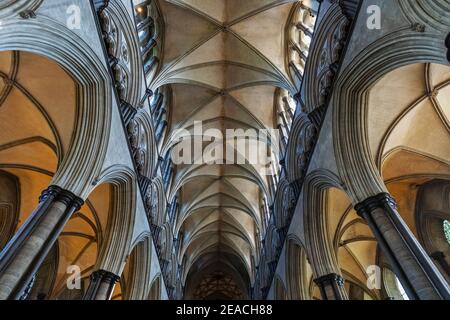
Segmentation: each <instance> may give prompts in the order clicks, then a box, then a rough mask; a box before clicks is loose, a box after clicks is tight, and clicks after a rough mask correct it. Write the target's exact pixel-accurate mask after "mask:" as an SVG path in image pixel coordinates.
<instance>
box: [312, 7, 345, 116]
mask: <svg viewBox="0 0 450 320" xmlns="http://www.w3.org/2000/svg"><path fill="white" fill-rule="evenodd" d="M347 16H348V15H347ZM347 16H346V14H345V13H344V11H343V8H342V7H341V6H340V5H339V3H338V2H335V3H334V4H333V5H332V6H331V7H330V8H329V9H328V11H327V12H326V13H325V15H324V17H323V18H322V19H321V21H320V24H319V26H318V27H317V30H316V32H315V37H314V39H313V41H312V43H311V50H310V51H311V55H310V56H309V58H308V64H307V66H306V69H305V81H304V84H305V88H304V95H305V97H308V99H307V100H305V109H304V112H307V113H310V112H312V111H313V110H314V109H316V108H321V107H323V106H324V105H325V104H326V103H327V101H328V99H329V97H330V94H331V91H332V87H333V83H334V79H335V77H336V73H337V71H338V66H339V62H340V60H341V58H342V50H343V48H344V46H345V43H346V42H347V37H348V30H349V26H350V24H351V20H349V18H348V17H347Z"/></svg>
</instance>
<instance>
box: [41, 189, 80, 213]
mask: <svg viewBox="0 0 450 320" xmlns="http://www.w3.org/2000/svg"><path fill="white" fill-rule="evenodd" d="M48 199H50V200H54V201H59V202H63V203H64V204H65V205H67V206H68V207H69V206H70V207H74V208H75V211H77V210H80V208H81V206H82V205H83V204H84V200H83V199H81V198H80V197H78V196H76V195H75V194H73V193H72V192H70V191H68V190H64V189H63V188H61V187H59V186H55V185H51V186H49V187H48V188H47V189H45V190H44V191H42V193H41V195H40V197H39V203H42V202H44V201H46V200H48Z"/></svg>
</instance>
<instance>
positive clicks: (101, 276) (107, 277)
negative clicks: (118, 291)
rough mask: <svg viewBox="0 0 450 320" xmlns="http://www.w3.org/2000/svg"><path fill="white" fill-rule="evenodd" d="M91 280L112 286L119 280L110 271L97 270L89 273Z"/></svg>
mask: <svg viewBox="0 0 450 320" xmlns="http://www.w3.org/2000/svg"><path fill="white" fill-rule="evenodd" d="M91 280H92V281H93V282H95V281H102V282H107V283H110V284H114V283H116V282H118V281H119V280H120V277H119V276H118V275H116V274H114V273H112V272H110V271H106V270H102V269H99V270H97V271H94V272H92V273H91Z"/></svg>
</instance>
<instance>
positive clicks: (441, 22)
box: [398, 0, 450, 32]
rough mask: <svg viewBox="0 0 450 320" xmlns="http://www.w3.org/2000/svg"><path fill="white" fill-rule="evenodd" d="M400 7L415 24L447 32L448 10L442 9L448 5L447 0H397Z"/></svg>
mask: <svg viewBox="0 0 450 320" xmlns="http://www.w3.org/2000/svg"><path fill="white" fill-rule="evenodd" d="M398 2H399V5H400V8H401V10H402V12H403V14H404V16H405V18H406V19H407V20H408V21H409V22H411V24H412V25H413V24H416V23H417V22H419V23H420V24H422V25H424V26H429V27H431V28H434V29H437V30H439V31H443V32H447V31H448V26H449V25H450V11H449V10H443V9H444V8H449V7H450V1H449V0H433V1H430V0H416V1H410V0H399V1H398Z"/></svg>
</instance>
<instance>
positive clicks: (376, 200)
mask: <svg viewBox="0 0 450 320" xmlns="http://www.w3.org/2000/svg"><path fill="white" fill-rule="evenodd" d="M387 207H389V208H392V209H394V210H397V202H396V201H395V199H394V198H393V197H392V196H391V195H390V194H389V193H386V192H383V193H380V194H377V195H376V196H372V197H369V198H367V199H366V200H364V201H362V202H360V203H358V204H357V205H356V206H355V210H356V212H357V213H358V215H359V216H361V217H363V216H364V214H366V213H370V212H371V211H373V210H375V209H378V208H381V209H384V208H387Z"/></svg>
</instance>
